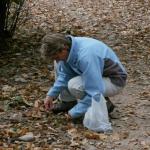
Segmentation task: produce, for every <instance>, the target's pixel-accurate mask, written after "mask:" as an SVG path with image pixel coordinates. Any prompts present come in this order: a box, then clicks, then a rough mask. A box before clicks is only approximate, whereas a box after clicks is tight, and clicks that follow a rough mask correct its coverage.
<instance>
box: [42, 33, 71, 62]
mask: <svg viewBox="0 0 150 150" xmlns="http://www.w3.org/2000/svg"><path fill="white" fill-rule="evenodd" d="M69 47H70V42H69V40H68V39H67V38H66V36H65V35H63V34H59V33H55V34H53V33H49V34H47V35H45V36H44V37H43V39H42V45H41V48H40V53H41V57H42V58H43V59H44V60H50V58H51V59H55V60H67V58H68V55H69V50H68V49H69Z"/></svg>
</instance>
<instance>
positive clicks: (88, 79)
mask: <svg viewBox="0 0 150 150" xmlns="http://www.w3.org/2000/svg"><path fill="white" fill-rule="evenodd" d="M103 67H104V61H103V59H101V58H99V57H98V56H94V54H92V55H88V57H86V56H85V57H83V59H81V61H80V63H79V68H80V70H81V71H82V75H81V77H82V80H83V83H84V88H85V92H86V96H85V97H84V98H83V99H81V100H80V101H79V102H78V104H77V105H76V106H75V107H73V108H72V109H71V110H70V111H69V114H70V115H71V116H72V117H73V118H77V117H79V116H81V115H83V114H84V113H85V112H86V111H87V109H88V107H89V106H90V105H91V101H92V99H94V100H96V101H99V100H100V96H101V93H103V91H104V86H103V82H102V72H103Z"/></svg>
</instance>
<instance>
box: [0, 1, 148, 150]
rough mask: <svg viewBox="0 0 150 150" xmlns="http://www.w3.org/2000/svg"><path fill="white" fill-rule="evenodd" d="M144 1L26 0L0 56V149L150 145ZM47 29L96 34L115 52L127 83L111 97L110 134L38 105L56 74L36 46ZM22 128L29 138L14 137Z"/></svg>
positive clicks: (141, 149) (117, 149) (124, 149)
mask: <svg viewBox="0 0 150 150" xmlns="http://www.w3.org/2000/svg"><path fill="white" fill-rule="evenodd" d="M149 7H150V2H149V1H148V0H144V1H140V0H133V1H130V0H127V1H124V0H119V1H118V0H113V1H111V2H110V1H109V0H105V1H104V2H103V0H102V1H101V2H99V1H98V0H95V2H94V3H93V1H92V0H86V1H85V0H82V1H80V0H75V1H67V0H63V1H61V0H55V1H54V0H51V1H49V0H45V1H43V0H36V1H32V0H31V1H28V2H27V3H26V4H25V8H28V16H26V18H25V17H24V19H26V22H25V23H24V25H22V26H20V28H19V29H18V31H17V32H16V35H15V36H14V39H13V42H12V46H11V49H10V50H8V51H7V52H6V53H5V54H3V55H1V56H0V65H1V67H0V89H1V90H0V150H11V149H15V150H16V149H18V150H24V149H27V150H32V149H33V150H46V149H54V150H62V149H64V150H73V149H74V150H80V149H82V150H99V149H103V150H112V149H114V150H148V149H150V67H149V66H150V17H149V16H150V9H149ZM25 10H26V9H25ZM25 10H24V11H25ZM24 15H25V13H24ZM49 31H51V32H63V33H64V32H70V33H71V34H73V35H78V36H79V35H81V36H83V35H84V36H91V37H95V38H98V39H100V40H102V41H104V42H105V43H107V44H108V45H110V46H111V47H112V48H113V49H114V51H115V52H116V53H117V55H118V56H119V57H120V59H121V61H122V63H123V65H124V66H125V67H126V69H127V72H128V82H127V85H126V87H125V89H124V90H123V91H122V93H120V94H119V95H117V96H115V97H113V98H111V100H112V101H113V102H114V104H115V105H116V106H117V107H116V109H115V111H114V112H113V113H112V114H111V116H112V119H111V122H112V126H113V133H112V134H102V133H99V134H98V133H95V132H92V131H89V130H87V129H85V128H84V127H83V125H82V123H79V124H73V123H72V122H70V121H67V119H66V117H65V115H64V114H61V113H60V114H58V115H54V114H52V113H50V112H45V111H44V108H43V105H42V102H41V100H43V98H44V97H45V95H46V93H47V91H48V89H49V87H50V86H51V85H52V83H53V81H54V76H53V69H51V70H48V67H47V65H48V64H45V63H43V62H42V61H41V59H40V56H39V54H38V53H37V49H38V48H39V46H40V40H41V37H42V36H43V35H44V34H45V33H47V32H49ZM50 66H51V67H53V65H52V64H50ZM27 134H29V135H30V141H22V140H20V139H19V138H18V137H21V136H23V135H27ZM28 140H29V139H28Z"/></svg>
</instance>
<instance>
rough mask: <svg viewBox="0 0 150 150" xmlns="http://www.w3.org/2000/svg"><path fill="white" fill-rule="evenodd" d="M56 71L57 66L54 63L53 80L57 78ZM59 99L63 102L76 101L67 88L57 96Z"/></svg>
mask: <svg viewBox="0 0 150 150" xmlns="http://www.w3.org/2000/svg"><path fill="white" fill-rule="evenodd" d="M58 70H59V65H58V64H57V62H56V61H54V74H55V80H56V79H57V76H58ZM59 99H60V100H61V101H65V102H71V101H76V100H77V99H76V97H75V96H74V95H72V94H71V93H70V91H69V90H68V87H66V88H64V89H63V90H62V91H61V93H60V94H59Z"/></svg>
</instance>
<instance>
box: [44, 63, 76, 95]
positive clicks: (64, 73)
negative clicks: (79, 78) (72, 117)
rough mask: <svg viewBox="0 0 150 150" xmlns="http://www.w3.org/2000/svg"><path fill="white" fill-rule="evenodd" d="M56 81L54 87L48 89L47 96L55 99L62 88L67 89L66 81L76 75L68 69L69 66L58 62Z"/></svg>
mask: <svg viewBox="0 0 150 150" xmlns="http://www.w3.org/2000/svg"><path fill="white" fill-rule="evenodd" d="M57 74H58V75H57V79H56V81H55V82H54V85H53V86H52V87H51V88H50V89H49V91H48V93H47V96H50V97H53V98H55V97H57V96H58V95H59V93H60V92H61V90H62V89H63V88H67V86H68V81H69V80H70V79H71V78H72V77H74V76H75V75H76V74H75V72H73V70H72V69H71V68H70V66H69V65H68V64H67V63H65V62H63V61H60V62H59V63H58V66H57Z"/></svg>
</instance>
